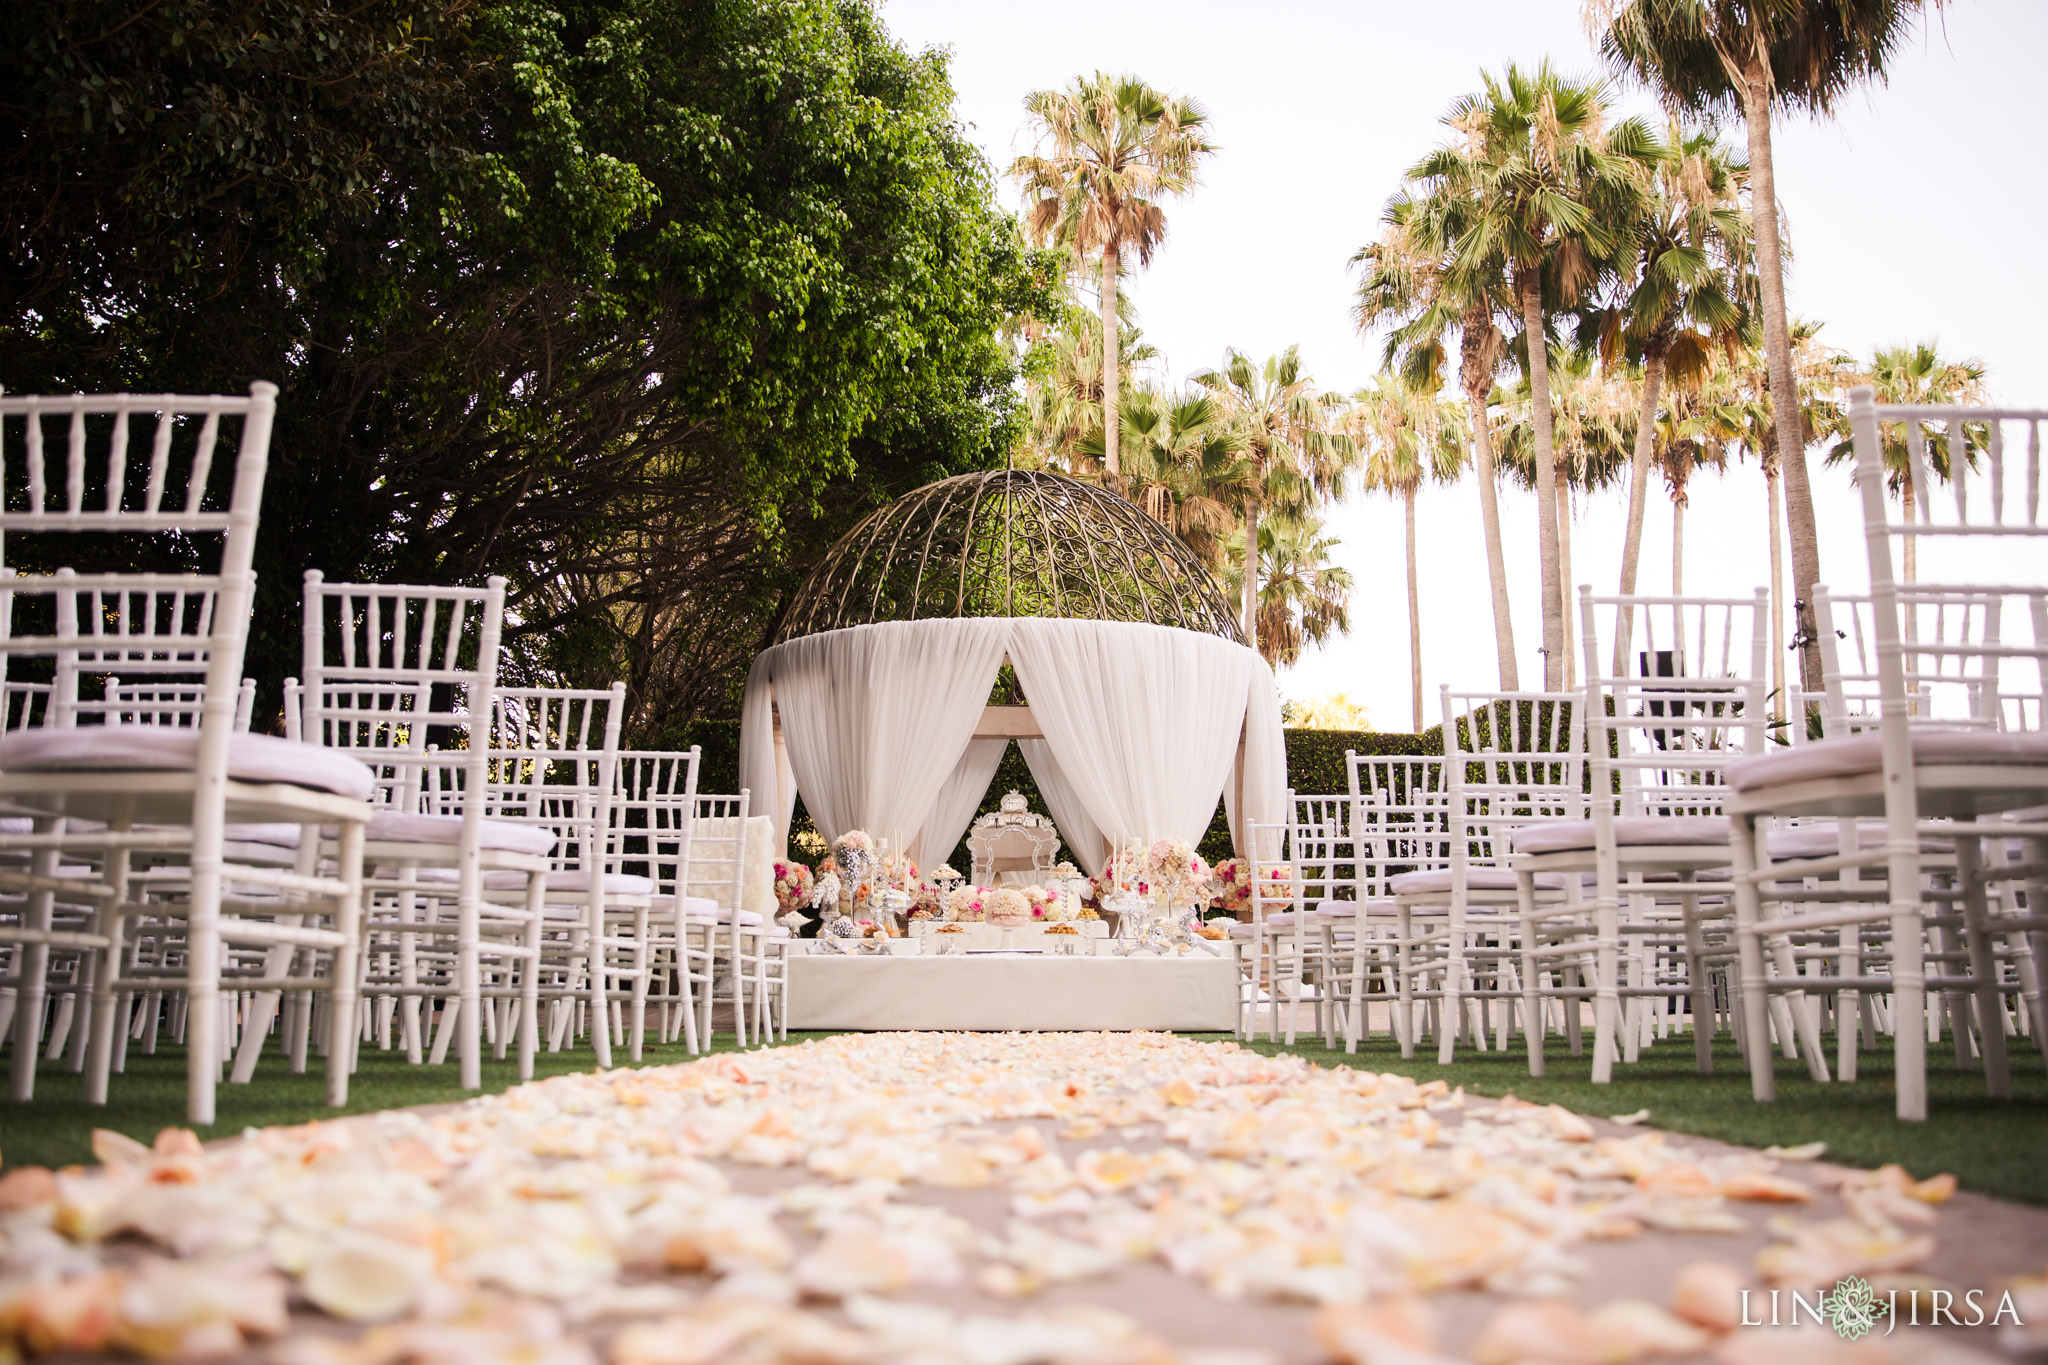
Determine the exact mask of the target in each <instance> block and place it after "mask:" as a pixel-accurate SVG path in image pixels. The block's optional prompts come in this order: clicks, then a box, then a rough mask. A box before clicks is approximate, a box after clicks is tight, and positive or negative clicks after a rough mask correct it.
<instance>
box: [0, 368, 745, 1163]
mask: <svg viewBox="0 0 2048 1365" xmlns="http://www.w3.org/2000/svg"><path fill="white" fill-rule="evenodd" d="M275 396H276V390H275V388H274V387H273V386H271V385H268V384H256V385H252V386H251V390H250V393H249V395H248V396H247V397H227V396H218V395H215V396H203V397H178V396H171V395H161V396H156V395H112V396H97V397H94V396H86V395H70V396H65V397H34V396H7V397H4V398H0V537H5V538H6V539H5V540H4V542H0V543H4V546H5V548H6V550H8V551H10V552H13V557H14V558H16V559H17V561H18V563H17V565H15V566H13V567H0V689H4V691H0V725H4V727H5V730H4V733H0V811H4V817H5V818H4V819H0V961H4V964H5V965H4V975H0V1032H4V1033H5V1034H6V1035H7V1037H8V1039H9V1041H10V1044H11V1048H12V1056H11V1058H10V1080H9V1093H10V1097H11V1098H12V1099H14V1100H16V1101H18V1102H19V1101H27V1100H29V1099H31V1098H32V1097H33V1095H34V1087H35V1079H36V1071H37V1064H38V1062H39V1060H43V1059H45V1057H49V1058H55V1057H59V1056H61V1057H64V1058H66V1059H68V1060H69V1062H70V1064H71V1069H72V1070H74V1071H80V1072H83V1073H84V1095H85V1099H86V1100H87V1102H88V1103H104V1102H106V1099H107V1094H108V1087H109V1077H110V1076H111V1075H113V1074H116V1073H118V1072H119V1071H120V1070H121V1069H122V1067H123V1065H124V1064H125V1059H126V1053H127V1049H128V1046H129V1044H130V1043H131V1042H135V1043H139V1044H140V1045H142V1046H143V1047H144V1048H146V1049H153V1048H154V1046H155V1045H156V1042H157V1040H158V1038H159V1036H160V1034H163V1033H164V1032H166V1031H168V1032H169V1033H170V1034H171V1035H172V1036H174V1037H176V1038H177V1039H178V1040H180V1041H182V1043H183V1044H184V1046H185V1050H186V1065H187V1082H188V1085H187V1090H188V1111H189V1115H190V1117H191V1119H192V1120H193V1121H194V1122H195V1123H201V1124H205V1123H211V1122H212V1121H213V1118H214V1114H215V1107H216V1106H215V1093H216V1085H217V1083H218V1081H219V1080H220V1079H221V1077H222V1075H223V1074H224V1073H225V1074H228V1075H230V1076H231V1078H232V1079H233V1080H237V1081H246V1080H248V1079H250V1077H251V1076H252V1075H253V1074H254V1071H255V1068H256V1066H257V1065H258V1062H259V1059H260V1057H261V1055H262V1052H263V1049H264V1046H265V1043H266V1041H267V1040H270V1039H273V1038H274V1039H276V1040H277V1042H278V1044H279V1051H280V1052H281V1054H282V1055H283V1056H284V1057H285V1058H286V1059H287V1060H288V1064H289V1065H290V1066H291V1067H292V1068H293V1069H294V1070H302V1069H304V1067H305V1065H306V1061H307V1054H308V1052H309V1050H314V1049H317V1050H318V1051H320V1052H322V1053H324V1055H325V1059H326V1075H327V1095H328V1098H329V1100H330V1101H331V1102H332V1103H335V1104H341V1103H344V1102H345V1101H346V1097H347V1090H348V1081H349V1076H350V1074H351V1073H352V1071H353V1070H354V1068H355V1065H356V1062H357V1058H358V1048H359V1046H360V1045H361V1044H362V1043H363V1042H365V1041H369V1040H374V1041H375V1042H376V1043H378V1044H380V1045H384V1046H403V1047H404V1048H405V1050H406V1052H407V1054H408V1056H409V1057H411V1058H412V1059H413V1060H415V1061H424V1060H429V1059H431V1060H433V1061H437V1062H438V1061H440V1060H441V1059H442V1058H443V1057H444V1056H445V1055H446V1053H447V1051H448V1050H449V1048H450V1046H451V1045H452V1047H453V1050H454V1052H455V1055H456V1058H457V1065H458V1068H459V1071H460V1079H461V1083H462V1085H464V1086H465V1087H469V1088H474V1087H476V1086H477V1085H479V1084H480V1083H481V1074H480V1073H481V1054H482V1047H483V1046H484V1045H485V1043H486V1042H487V1041H488V1042H489V1043H491V1044H493V1045H494V1046H495V1047H496V1050H497V1053H498V1055H499V1056H500V1057H503V1056H505V1055H506V1053H507V1050H508V1048H510V1047H512V1046H513V1045H514V1040H515V1039H516V1040H517V1041H516V1046H517V1056H518V1062H519V1068H520V1074H521V1075H522V1076H524V1075H530V1074H531V1071H532V1067H533V1058H534V1054H535V1052H536V1051H537V1050H538V1048H539V1047H540V1046H542V1035H543V1034H544V1033H545V1035H546V1043H547V1045H548V1046H551V1047H560V1046H562V1045H563V1044H564V1041H565V1039H573V1038H574V1037H576V1036H577V1035H578V1034H579V1033H587V1034H588V1035H589V1038H590V1041H591V1045H592V1047H593V1050H594V1052H595V1054H596V1057H597V1060H598V1061H599V1063H600V1064H609V1062H610V1060H611V1055H612V1054H611V1049H612V1047H613V1046H614V1044H615V1040H616V1042H617V1043H618V1044H620V1045H623V1046H625V1047H626V1048H627V1049H628V1050H629V1052H630V1055H632V1056H633V1057H635V1058H636V1059H637V1058H638V1057H639V1055H640V1051H641V1046H642V1041H643V1037H644V1031H645V1028H646V1025H647V1022H648V1020H649V1019H650V1017H651V1018H653V1019H654V1020H655V1022H656V1025H657V1027H658V1030H659V1032H660V1036H661V1037H662V1039H663V1040H664V1041H666V1040H668V1039H670V1038H672V1037H675V1036H678V1035H680V1036H681V1037H682V1038H683V1039H684V1040H685V1042H686V1043H688V1044H689V1045H690V1046H691V1047H692V1048H698V1047H701V1046H704V1045H707V1044H708V1043H709V1041H710V1028H711V1023H712V1017H713V1016H712V1009H713V1001H714V996H722V997H723V998H724V999H725V1000H727V1001H729V1002H730V1007H731V1009H732V1014H733V1027H734V1028H735V1030H736V1031H737V1032H738V1033H739V1035H740V1037H741V1039H742V1040H743V1041H744V1040H745V1039H746V1038H747V1037H749V1036H754V1037H759V1036H761V1035H762V1034H764V1033H765V1032H767V1031H769V1030H771V1029H773V1028H775V1027H776V1018H775V1002H776V999H777V995H776V992H777V990H778V983H779V979H780V974H779V949H777V948H775V947H773V946H772V943H773V938H774V935H775V933H776V931H775V929H774V927H773V925H772V924H771V923H770V922H769V918H768V917H767V916H765V915H763V914H761V913H760V911H759V910H758V909H753V910H750V909H749V908H748V905H747V901H748V897H749V895H750V894H753V893H752V892H750V890H749V887H748V873H749V869H751V868H753V867H754V865H755V864H756V863H758V861H759V856H758V855H759V853H760V849H759V848H758V847H755V846H754V839H755V838H757V837H758V831H752V832H750V830H749V826H748V809H747V803H748V797H747V793H745V792H741V793H740V794H738V795H737V796H736V797H713V796H705V795H701V794H699V793H698V792H697V791H696V780H697V758H698V755H697V753H696V751H695V750H692V751H690V752H689V753H686V754H665V753H634V752H629V751H626V750H623V749H622V748H621V747H620V729H621V722H622V718H623V716H622V713H623V704H624V693H623V688H622V687H619V686H614V687H612V688H609V689H603V690H575V689H543V688H509V687H501V686H500V685H499V683H498V678H497V672H498V661H499V657H500V639H499V637H500V634H501V631H502V627H503V620H504V591H505V585H504V581H503V580H502V579H495V578H494V579H492V580H491V581H490V582H489V583H488V584H486V585H485V586H484V587H482V588H446V587H432V588H427V587H398V586H384V585H348V584H329V583H326V582H325V581H324V580H323V579H322V577H321V575H320V574H319V573H317V572H312V573H309V574H308V575H307V578H306V584H305V599H304V622H303V641H304V665H303V671H302V674H301V677H300V678H299V679H297V680H294V681H293V682H292V683H290V684H288V686H287V695H286V697H285V699H284V702H285V704H284V708H283V710H284V719H285V728H286V731H287V734H286V736H285V737H283V738H279V737H275V736H270V735H262V734H252V733H250V732H249V726H250V721H251V719H252V714H253V709H254V703H255V697H254V694H253V690H252V687H251V685H250V684H249V683H248V682H247V681H246V680H244V679H243V678H242V677H241V672H242V657H243V652H244V646H245V643H246V640H247V632H248V629H249V614H250V603H251V597H252V588H253V573H252V571H251V555H252V549H253V540H254V535H255V531H256V528H257V513H258V507H259V504H260V501H261V496H262V488H263V482H264V475H265V469H266V463H267V455H268V444H269V435H270V429H271V424H272V420H273V417H274V407H275ZM237 429H239V436H238V439H235V437H236V431H237ZM53 430H54V431H61V432H62V435H61V436H57V437H55V438H54V439H53V437H52V431H53ZM224 441H232V442H233V450H234V456H233V459H232V461H231V462H229V461H227V460H225V459H223V460H220V461H216V455H217V453H218V452H219V451H220V449H221V448H222V444H223V442H224ZM216 464H219V465H220V466H221V467H220V468H218V469H217V468H216ZM79 533H93V534H96V535H99V536H102V537H122V538H123V539H122V540H121V541H119V542H115V543H118V544H121V545H123V546H124V547H125V548H124V549H123V550H122V551H121V553H122V554H123V555H124V556H128V557H130V559H131V562H132V561H133V560H142V561H144V562H147V560H148V559H149V558H150V557H152V556H158V557H162V558H164V559H166V560H170V561H173V562H175V561H179V560H182V561H184V562H185V563H187V564H193V565H196V566H197V567H195V568H194V569H193V571H189V572H175V573H173V572H96V571H95V572H75V571H74V570H72V569H70V568H61V567H60V568H55V569H54V570H43V571H36V572H29V571H25V569H24V567H23V562H25V559H26V558H27V557H25V556H24V555H23V554H22V550H23V548H24V546H25V547H26V548H27V550H28V556H32V557H34V558H37V559H40V560H43V561H50V560H62V559H63V558H66V557H68V552H66V551H63V550H62V549H61V548H56V547H62V546H64V545H66V544H74V543H76V542H74V541H70V540H66V539H65V537H72V536H76V535H77V534H79ZM107 543H108V542H107V541H105V540H102V541H101V542H99V544H100V545H105V544H107ZM750 835H751V837H750ZM430 1016H431V1017H430ZM230 1067H232V1070H231V1071H230Z"/></svg>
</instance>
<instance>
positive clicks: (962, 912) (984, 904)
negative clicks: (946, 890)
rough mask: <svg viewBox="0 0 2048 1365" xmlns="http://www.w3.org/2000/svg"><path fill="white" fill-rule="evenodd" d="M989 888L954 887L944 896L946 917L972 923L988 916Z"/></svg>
mask: <svg viewBox="0 0 2048 1365" xmlns="http://www.w3.org/2000/svg"><path fill="white" fill-rule="evenodd" d="M988 897H989V889H988V888H987V887H985V886H960V887H955V888H954V889H953V891H952V892H951V893H950V894H949V895H948V896H947V897H946V918H947V919H950V920H957V921H960V922H962V923H968V924H972V923H974V922H976V921H978V920H983V919H986V918H987V917H988Z"/></svg>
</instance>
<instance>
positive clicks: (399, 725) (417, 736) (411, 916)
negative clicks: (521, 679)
mask: <svg viewBox="0 0 2048 1365" xmlns="http://www.w3.org/2000/svg"><path fill="white" fill-rule="evenodd" d="M504 611H505V580H504V579H502V578H497V577H493V578H491V579H490V580H488V581H487V582H486V584H485V586H484V587H482V588H460V587H423V586H416V585H403V584H352V583H329V582H327V581H325V577H324V575H322V574H321V572H320V571H319V570H317V569H312V570H308V571H307V573H306V585H305V599H304V612H305V615H304V653H303V661H302V668H303V673H304V676H303V677H302V679H300V680H299V681H298V682H297V683H295V684H292V685H290V686H288V688H287V701H288V704H287V707H286V717H287V724H288V725H293V724H296V725H297V726H298V727H299V728H300V729H301V731H302V733H304V735H305V736H306V738H307V739H308V740H310V741H312V742H314V743H316V744H320V745H322V746H324V747H327V748H330V749H335V750H338V751H340V752H342V753H345V754H348V755H350V756H351V757H354V758H356V759H358V760H360V761H362V762H364V763H367V764H368V765H369V766H370V768H371V770H372V772H373V773H374V775H375V779H376V790H375V793H374V795H373V798H372V799H373V801H374V803H375V805H376V809H375V810H374V811H373V812H372V813H371V816H370V822H369V827H368V830H367V834H366V843H365V852H364V858H365V860H366V862H367V863H368V865H369V866H370V867H371V868H372V869H373V872H372V875H371V876H369V877H368V878H366V879H365V882H364V885H365V888H366V890H367V891H368V892H369V893H370V894H371V896H372V910H373V920H374V927H375V930H376V932H377V934H378V935H379V938H380V940H387V939H393V938H395V939H396V941H397V942H396V948H395V955H396V958H397V963H398V971H399V980H398V982H397V983H396V984H384V985H382V986H380V988H379V989H380V991H382V992H384V993H389V994H393V995H396V996H397V998H398V1005H399V1008H400V1011H401V1012H402V1026H403V1028H404V1038H405V1045H406V1051H407V1055H408V1058H409V1059H410V1060H412V1061H414V1062H418V1061H420V1060H421V1048H422V1045H423V1036H422V1035H423V1033H424V1021H423V1020H422V1019H421V1017H420V1006H419V1004H418V1003H417V1002H419V1001H421V1000H428V1001H433V1000H439V1001H441V1002H443V1003H442V1009H441V1017H440V1019H439V1021H438V1024H437V1026H436V1028H435V1033H434V1043H433V1048H432V1051H431V1053H430V1054H429V1056H428V1060H430V1061H432V1062H434V1063H438V1062H440V1061H441V1060H442V1059H443V1058H444V1057H445V1056H446V1054H447V1049H448V1046H449V1042H450V1039H451V1038H452V1039H453V1041H454V1045H455V1049H456V1055H457V1065H458V1070H459V1073H460V1084H461V1085H462V1087H463V1088H464V1089H467V1090H474V1089H477V1088H478V1087H480V1086H481V1085H482V1084H483V1072H482V1068H483V1056H482V1048H483V1036H484V1035H483V1021H482V989H483V980H482V977H483V972H484V963H485V960H486V959H487V958H488V959H490V960H491V961H492V962H493V963H494V964H495V966H494V968H493V970H494V971H495V972H497V973H499V974H501V975H502V974H509V972H510V971H511V970H512V964H514V963H519V962H527V963H530V962H532V961H533V960H534V950H533V949H532V948H531V946H530V945H529V944H528V943H527V941H526V938H527V934H526V931H525V928H524V927H523V922H524V920H525V919H526V917H527V912H526V911H525V910H524V908H523V907H524V905H525V904H526V903H527V901H526V898H525V896H524V895H521V896H520V897H517V898H512V897H507V899H508V900H512V899H516V900H517V902H518V907H519V908H515V906H514V905H511V904H505V903H496V904H494V905H493V906H492V908H491V914H490V916H489V919H488V923H489V925H490V926H491V927H492V929H493V931H494V932H493V933H492V935H491V937H490V938H488V939H486V938H485V937H484V930H485V927H486V923H487V920H486V916H485V913H484V911H485V897H484V878H485V877H486V875H488V874H490V873H494V872H496V873H514V874H517V875H518V876H521V877H523V878H525V879H527V881H528V882H529V883H538V884H540V885H543V886H544V884H545V882H544V879H545V877H546V874H547V872H548V858H547V855H548V853H549V852H550V851H551V850H552V849H553V848H554V846H555V836H554V834H553V833H551V832H550V831H548V830H547V829H545V828H541V827H538V826H533V825H525V824H520V823H517V822H515V821H510V820H498V819H493V818H491V817H490V816H489V815H488V813H487V812H488V809H489V804H490V802H489V789H490V763H491V745H490V719H491V716H492V696H493V694H494V693H495V692H496V690H497V680H498V662H499V651H498V642H499V634H500V631H501V629H502V626H503V621H504ZM294 695H295V696H296V699H297V707H296V711H297V718H296V721H294V719H293V712H294V709H295V708H294V707H293V706H291V705H290V704H289V702H290V700H291V698H292V697H293V696H294ZM444 741H445V742H444ZM451 891H452V892H453V898H452V905H451V903H450V894H449V893H450V892H451ZM499 930H502V931H503V932H498V931H499ZM348 1037H349V1039H350V1048H351V1051H352V1050H353V1043H354V1039H355V1038H356V1032H355V1030H354V1028H353V1026H352V1027H351V1028H350V1030H349V1031H348Z"/></svg>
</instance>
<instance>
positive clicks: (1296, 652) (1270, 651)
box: [1223, 512, 1352, 668]
mask: <svg viewBox="0 0 2048 1365" xmlns="http://www.w3.org/2000/svg"><path fill="white" fill-rule="evenodd" d="M1239 535H1240V536H1242V535H1243V532H1239ZM1257 535H1258V546H1259V556H1258V560H1257V564H1256V570H1255V571H1256V573H1257V582H1258V631H1257V638H1258V651H1259V653H1260V654H1261V655H1262V656H1264V658H1265V660H1266V662H1267V663H1269V664H1271V665H1272V666H1273V667H1275V668H1281V667H1284V666H1286V665H1288V664H1291V663H1293V662H1294V661H1295V660H1296V659H1299V658H1300V657H1301V651H1302V649H1303V648H1304V647H1306V646H1308V645H1319V644H1321V643H1322V642H1323V641H1324V640H1327V639H1329V638H1330V637H1332V636H1335V635H1342V634H1344V633H1345V632H1346V631H1348V630H1350V629H1351V588H1352V582H1351V571H1350V570H1349V569H1346V568H1343V567H1341V566H1339V565H1336V564H1332V563H1331V562H1330V560H1331V556H1332V554H1333V553H1334V551H1335V550H1336V548H1337V546H1338V544H1339V543H1340V542H1339V541H1338V540H1337V539H1336V538H1335V537H1334V536H1329V535H1325V534H1324V532H1323V523H1322V521H1321V520H1320V519H1319V518H1317V517H1316V516H1315V514H1314V513H1313V512H1305V513H1299V514H1284V513H1283V514H1277V515H1274V516H1271V517H1268V518H1266V520H1265V521H1264V522H1262V523H1261V524H1260V525H1259V528H1258V532H1257ZM1237 548H1239V549H1242V543H1241V542H1240V544H1239V545H1238V547H1237ZM1253 568H1254V565H1253V561H1252V560H1250V559H1248V558H1246V557H1245V556H1244V555H1243V554H1239V555H1236V556H1234V557H1233V558H1232V559H1231V561H1230V562H1229V564H1227V565H1226V566H1225V568H1224V571H1223V582H1224V586H1225V587H1226V588H1240V587H1243V586H1244V582H1245V573H1246V571H1247V570H1252V569H1253Z"/></svg>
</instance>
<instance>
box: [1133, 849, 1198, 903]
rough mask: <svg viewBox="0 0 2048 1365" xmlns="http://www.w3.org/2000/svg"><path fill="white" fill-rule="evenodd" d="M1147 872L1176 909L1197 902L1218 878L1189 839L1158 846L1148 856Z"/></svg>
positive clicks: (1150, 850) (1146, 861)
mask: <svg viewBox="0 0 2048 1365" xmlns="http://www.w3.org/2000/svg"><path fill="white" fill-rule="evenodd" d="M1145 870H1146V871H1147V872H1148V873H1150V874H1151V877H1152V880H1153V881H1154V882H1155V883H1156V884H1157V885H1158V887H1159V889H1160V891H1161V892H1162V893H1163V894H1164V895H1165V896H1166V899H1167V901H1168V903H1170V904H1173V905H1182V904H1186V903H1187V902H1190V901H1193V900H1195V899H1196V898H1197V897H1198V896H1199V895H1200V894H1201V893H1202V892H1203V891H1204V890H1206V889H1207V887H1208V885H1209V883H1210V881H1211V879H1212V877H1213V875H1214V874H1212V873H1211V872H1210V870H1209V864H1208V863H1207V862H1206V861H1204V860H1203V858H1202V855H1201V854H1199V853H1197V852H1195V850H1194V849H1193V848H1191V847H1189V846H1188V842H1187V840H1185V839H1160V840H1157V841H1156V842H1154V843H1153V845H1152V847H1151V848H1149V849H1147V850H1146V852H1145Z"/></svg>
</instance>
